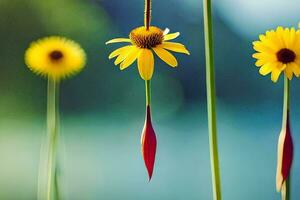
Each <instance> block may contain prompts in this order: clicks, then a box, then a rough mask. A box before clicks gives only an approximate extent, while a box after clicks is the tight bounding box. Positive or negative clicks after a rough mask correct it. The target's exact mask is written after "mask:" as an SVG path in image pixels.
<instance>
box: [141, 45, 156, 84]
mask: <svg viewBox="0 0 300 200" xmlns="http://www.w3.org/2000/svg"><path fill="white" fill-rule="evenodd" d="M138 69H139V73H140V75H141V77H142V79H144V80H150V79H151V78H152V75H153V71H154V56H153V53H152V51H151V50H149V49H141V50H140V54H139V57H138Z"/></svg>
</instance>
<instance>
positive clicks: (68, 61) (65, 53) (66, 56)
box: [25, 36, 86, 81]
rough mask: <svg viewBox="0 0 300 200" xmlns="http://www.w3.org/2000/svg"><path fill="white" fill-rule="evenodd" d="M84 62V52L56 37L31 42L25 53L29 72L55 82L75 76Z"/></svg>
mask: <svg viewBox="0 0 300 200" xmlns="http://www.w3.org/2000/svg"><path fill="white" fill-rule="evenodd" d="M85 62H86V56H85V52H84V51H83V49H81V47H80V46H79V45H78V44H77V43H75V42H74V41H72V40H68V39H66V38H63V37H58V36H52V37H46V38H43V39H40V40H38V41H36V42H33V43H32V44H31V45H30V47H29V48H28V49H27V51H26V53H25V63H26V65H27V66H28V68H29V69H30V70H31V71H33V72H34V73H36V74H38V75H42V76H46V77H48V78H52V79H53V80H55V81H58V80H60V79H62V78H65V77H67V76H70V75H74V74H76V73H77V72H79V71H80V70H81V69H82V68H83V67H84V65H85Z"/></svg>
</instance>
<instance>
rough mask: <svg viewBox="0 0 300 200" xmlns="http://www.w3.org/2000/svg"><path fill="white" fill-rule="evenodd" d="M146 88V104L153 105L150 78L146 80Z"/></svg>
mask: <svg viewBox="0 0 300 200" xmlns="http://www.w3.org/2000/svg"><path fill="white" fill-rule="evenodd" d="M145 88H146V106H150V105H151V85H150V80H147V81H145Z"/></svg>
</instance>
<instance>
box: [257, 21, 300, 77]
mask: <svg viewBox="0 0 300 200" xmlns="http://www.w3.org/2000/svg"><path fill="white" fill-rule="evenodd" d="M253 48H254V49H255V50H256V51H257V52H258V53H254V54H253V58H256V59H257V61H256V63H255V65H256V66H257V67H260V69H259V73H260V74H262V75H263V76H265V75H267V74H269V73H272V74H271V80H272V81H273V82H277V80H278V78H279V75H280V74H281V72H284V74H285V76H287V78H288V79H289V80H291V79H292V77H293V74H294V75H295V76H297V77H299V75H300V32H299V31H296V30H295V29H294V28H285V29H284V28H282V27H278V28H277V29H276V30H270V31H267V32H266V34H265V35H263V34H262V35H260V36H259V41H255V42H253Z"/></svg>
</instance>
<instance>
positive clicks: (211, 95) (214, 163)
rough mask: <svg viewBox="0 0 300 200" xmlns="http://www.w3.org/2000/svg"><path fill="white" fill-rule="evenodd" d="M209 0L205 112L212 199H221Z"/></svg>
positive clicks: (205, 4) (206, 11)
mask: <svg viewBox="0 0 300 200" xmlns="http://www.w3.org/2000/svg"><path fill="white" fill-rule="evenodd" d="M211 10H212V9H211V0H203V15H204V35H205V54H206V55H205V58H206V88H207V112H208V131H209V145H210V160H211V168H212V170H211V171H212V185H213V198H214V200H221V199H222V195H221V181H220V170H219V156H218V140H217V126H216V102H215V101H216V100H215V98H216V92H215V71H214V52H213V31H212V13H211Z"/></svg>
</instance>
